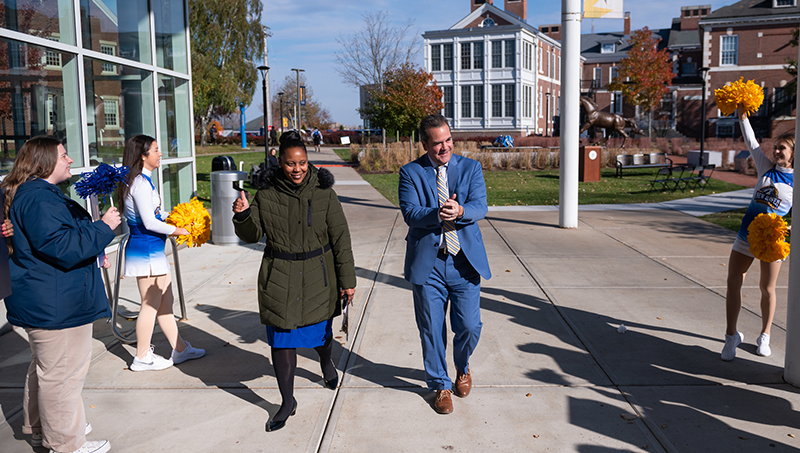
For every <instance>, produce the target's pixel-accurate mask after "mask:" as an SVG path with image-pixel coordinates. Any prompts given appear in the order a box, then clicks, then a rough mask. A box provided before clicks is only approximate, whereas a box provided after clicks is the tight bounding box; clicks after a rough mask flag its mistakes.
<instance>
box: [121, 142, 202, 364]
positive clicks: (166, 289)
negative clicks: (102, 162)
mask: <svg viewBox="0 0 800 453" xmlns="http://www.w3.org/2000/svg"><path fill="white" fill-rule="evenodd" d="M122 163H123V165H125V166H126V167H128V168H129V172H128V181H129V183H128V185H127V186H125V185H121V186H120V189H119V198H120V205H121V206H122V207H123V209H124V211H123V212H124V213H125V220H126V221H127V223H128V228H129V229H130V234H131V237H130V241H129V242H128V247H127V249H126V250H125V276H126V277H136V282H137V284H138V286H139V295H140V296H141V297H142V308H141V309H140V311H139V317H138V318H137V320H136V357H134V359H133V363H132V364H131V366H130V369H131V370H132V371H157V370H163V369H165V368H169V367H171V366H172V365H173V364H178V363H181V362H185V361H187V360H190V359H197V358H200V357H202V356H203V355H204V354H205V351H204V350H203V349H198V348H193V347H192V345H191V344H189V342H188V341H184V340H183V338H181V335H180V333H179V332H178V324H177V322H175V316H174V314H173V312H172V304H173V296H172V283H171V282H170V269H169V262H168V261H167V256H166V254H165V253H164V245H165V243H166V239H167V236H170V235H174V236H181V235H185V234H189V233H188V231H186V230H185V229H184V228H177V227H175V226H173V225H169V224H167V223H164V221H163V220H164V219H163V218H162V215H161V197H160V196H159V194H158V190H157V189H156V187H155V185H154V184H153V180H152V179H151V175H152V172H153V170H155V169H156V168H158V167H159V166H160V165H161V152H160V151H159V150H158V143H156V141H155V139H153V138H152V137H148V136H146V135H137V136H135V137H133V138H131V139H130V140H128V143H127V144H126V145H125V154H124V156H123V158H122ZM164 218H166V216H164ZM156 320H158V325H159V326H160V327H161V330H162V331H163V332H164V335H165V336H166V337H167V340H168V341H169V344H170V346H172V354H171V356H170V358H169V359H166V358H164V357H161V356H159V355H156V354H155V353H154V352H153V346H151V345H150V340H151V339H152V338H153V329H154V328H155V322H156Z"/></svg>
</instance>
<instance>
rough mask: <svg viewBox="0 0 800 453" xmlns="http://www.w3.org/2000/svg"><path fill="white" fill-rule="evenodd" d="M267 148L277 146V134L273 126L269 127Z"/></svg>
mask: <svg viewBox="0 0 800 453" xmlns="http://www.w3.org/2000/svg"><path fill="white" fill-rule="evenodd" d="M269 146H278V133H277V132H276V131H275V127H274V126H270V127H269Z"/></svg>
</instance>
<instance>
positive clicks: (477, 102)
mask: <svg viewBox="0 0 800 453" xmlns="http://www.w3.org/2000/svg"><path fill="white" fill-rule="evenodd" d="M472 102H473V105H474V106H475V107H474V108H473V113H474V117H475V118H483V85H475V86H473V87H472Z"/></svg>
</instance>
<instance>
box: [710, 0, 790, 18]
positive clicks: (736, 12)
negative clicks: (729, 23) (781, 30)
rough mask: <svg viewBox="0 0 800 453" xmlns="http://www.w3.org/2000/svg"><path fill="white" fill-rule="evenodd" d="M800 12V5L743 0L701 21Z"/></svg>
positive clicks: (764, 0) (761, 0) (765, 0)
mask: <svg viewBox="0 0 800 453" xmlns="http://www.w3.org/2000/svg"><path fill="white" fill-rule="evenodd" d="M799 13H800V6H782V7H779V8H773V7H772V0H742V1H740V2H736V3H734V4H733V5H728V6H723V7H722V8H720V9H718V10H716V11H714V12H712V13H711V14H709V15H708V16H706V17H704V18H703V19H701V20H700V23H703V22H706V21H710V20H717V19H729V18H735V17H756V16H792V15H796V14H799Z"/></svg>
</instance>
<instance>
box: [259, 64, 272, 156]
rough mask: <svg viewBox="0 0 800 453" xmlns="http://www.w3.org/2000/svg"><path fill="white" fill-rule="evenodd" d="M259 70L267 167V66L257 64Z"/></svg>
mask: <svg viewBox="0 0 800 453" xmlns="http://www.w3.org/2000/svg"><path fill="white" fill-rule="evenodd" d="M256 69H258V70H259V71H261V92H262V94H263V99H264V165H266V167H267V168H268V169H269V140H268V138H267V137H269V133H268V132H267V75H268V74H269V66H259V67H258V68H256Z"/></svg>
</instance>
